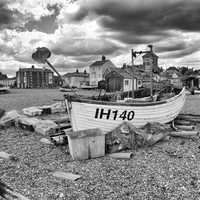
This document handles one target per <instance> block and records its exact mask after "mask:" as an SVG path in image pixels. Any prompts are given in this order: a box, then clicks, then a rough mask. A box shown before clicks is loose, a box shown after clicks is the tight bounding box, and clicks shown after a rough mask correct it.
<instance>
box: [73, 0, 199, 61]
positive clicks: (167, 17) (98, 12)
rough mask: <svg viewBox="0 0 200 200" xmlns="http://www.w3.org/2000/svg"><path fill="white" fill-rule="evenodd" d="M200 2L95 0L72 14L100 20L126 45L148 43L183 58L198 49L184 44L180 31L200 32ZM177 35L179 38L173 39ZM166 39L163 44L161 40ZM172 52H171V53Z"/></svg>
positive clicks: (76, 19) (179, 0)
mask: <svg viewBox="0 0 200 200" xmlns="http://www.w3.org/2000/svg"><path fill="white" fill-rule="evenodd" d="M199 11H200V1H198V0H191V1H186V0H168V1H163V0H148V1H145V3H144V1H141V0H134V1H133V0H123V1H121V0H109V1H106V0H102V1H98V0H93V1H88V3H87V4H86V3H84V1H82V3H81V4H80V9H79V11H78V12H77V13H76V14H74V15H73V16H71V20H72V21H73V22H79V21H81V20H83V19H86V18H87V19H94V18H95V19H97V20H98V23H99V24H100V25H101V27H102V28H104V30H105V31H109V32H110V33H111V34H110V35H109V38H113V39H116V40H118V41H121V42H123V43H125V44H129V45H132V46H133V45H135V44H149V43H151V44H152V43H153V44H155V46H157V48H156V50H157V51H158V52H168V53H167V55H169V56H170V57H173V58H175V57H181V56H185V55H189V54H191V53H193V52H195V51H197V50H199V46H200V45H199V44H192V45H191V46H190V44H185V43H184V42H182V41H181V39H182V38H180V36H181V35H180V34H177V33H176V31H178V32H179V33H180V32H187V31H188V32H190V31H192V32H199V31H200V26H199V23H200V15H199ZM173 37H177V38H178V41H175V40H173V41H172V40H171V38H173ZM162 41H164V42H165V43H164V44H159V42H162ZM170 52H171V53H170Z"/></svg>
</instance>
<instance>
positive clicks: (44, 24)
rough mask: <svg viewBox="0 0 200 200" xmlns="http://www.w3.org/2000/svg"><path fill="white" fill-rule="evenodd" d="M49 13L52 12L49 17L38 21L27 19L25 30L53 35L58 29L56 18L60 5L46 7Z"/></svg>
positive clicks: (43, 17)
mask: <svg viewBox="0 0 200 200" xmlns="http://www.w3.org/2000/svg"><path fill="white" fill-rule="evenodd" d="M47 9H48V10H49V11H53V13H52V14H51V15H46V16H42V17H41V18H40V19H39V20H35V19H33V17H31V18H29V20H28V22H27V23H26V24H25V28H26V29H28V30H29V31H32V30H34V29H35V30H38V31H41V32H45V33H53V32H54V31H55V30H56V29H57V28H58V23H57V20H56V19H57V16H58V15H59V13H60V9H61V7H60V5H58V4H54V5H47Z"/></svg>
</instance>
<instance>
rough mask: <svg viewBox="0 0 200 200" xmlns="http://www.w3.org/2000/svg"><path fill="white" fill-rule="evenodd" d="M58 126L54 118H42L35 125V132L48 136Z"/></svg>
mask: <svg viewBox="0 0 200 200" xmlns="http://www.w3.org/2000/svg"><path fill="white" fill-rule="evenodd" d="M57 126H58V125H57V124H56V123H55V122H53V121H52V120H40V121H39V122H38V123H37V124H36V126H35V132H36V133H39V134H42V135H45V136H47V135H49V134H50V133H52V132H54V131H55V129H56V128H57Z"/></svg>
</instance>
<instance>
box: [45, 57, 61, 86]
mask: <svg viewBox="0 0 200 200" xmlns="http://www.w3.org/2000/svg"><path fill="white" fill-rule="evenodd" d="M45 62H46V63H47V64H48V65H49V67H50V68H51V69H52V70H53V71H54V72H55V73H56V74H57V75H58V77H59V78H60V81H61V85H62V84H63V80H62V76H61V75H60V74H59V73H58V71H57V70H56V69H55V68H54V66H53V65H52V64H51V63H50V62H49V61H48V60H47V59H45Z"/></svg>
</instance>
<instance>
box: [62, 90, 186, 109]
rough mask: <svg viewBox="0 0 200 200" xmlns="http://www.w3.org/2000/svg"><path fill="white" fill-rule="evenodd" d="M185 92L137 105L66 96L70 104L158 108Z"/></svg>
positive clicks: (137, 103)
mask: <svg viewBox="0 0 200 200" xmlns="http://www.w3.org/2000/svg"><path fill="white" fill-rule="evenodd" d="M184 91H185V87H183V89H182V90H181V91H180V93H179V94H177V95H175V96H173V97H171V98H169V99H166V100H162V101H155V102H136V103H122V102H110V101H99V100H92V99H85V98H79V97H75V96H71V95H64V97H65V99H67V100H68V101H69V102H79V103H89V104H98V105H116V106H156V105H161V104H165V103H168V102H171V101H174V100H175V99H177V98H178V97H180V96H181V95H182V94H183V92H184Z"/></svg>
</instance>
